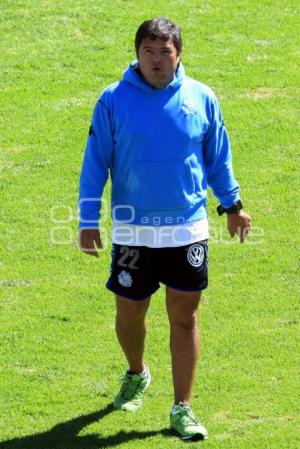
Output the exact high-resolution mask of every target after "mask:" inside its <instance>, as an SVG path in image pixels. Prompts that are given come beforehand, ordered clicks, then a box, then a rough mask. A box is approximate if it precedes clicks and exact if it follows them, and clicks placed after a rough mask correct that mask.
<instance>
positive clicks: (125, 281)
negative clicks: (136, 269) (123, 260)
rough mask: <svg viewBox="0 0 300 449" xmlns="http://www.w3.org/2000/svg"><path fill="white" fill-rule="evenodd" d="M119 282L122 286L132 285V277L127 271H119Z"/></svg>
mask: <svg viewBox="0 0 300 449" xmlns="http://www.w3.org/2000/svg"><path fill="white" fill-rule="evenodd" d="M118 281H119V284H121V285H122V286H123V287H131V286H132V277H131V274H130V273H127V271H121V273H120V274H119V276H118Z"/></svg>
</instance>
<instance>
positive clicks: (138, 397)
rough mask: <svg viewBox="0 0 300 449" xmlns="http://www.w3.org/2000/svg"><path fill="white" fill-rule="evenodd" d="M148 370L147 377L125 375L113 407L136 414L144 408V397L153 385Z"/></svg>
mask: <svg viewBox="0 0 300 449" xmlns="http://www.w3.org/2000/svg"><path fill="white" fill-rule="evenodd" d="M146 369H147V377H145V378H143V377H141V376H140V375H139V374H132V375H129V374H128V373H126V374H125V376H124V379H123V384H122V387H121V390H120V392H119V394H118V395H117V396H116V398H115V400H114V403H113V406H114V408H115V409H122V410H127V411H130V412H135V411H136V410H138V409H139V408H141V406H142V397H143V395H144V392H145V390H146V389H147V388H148V387H149V385H150V383H151V376H150V372H149V370H148V368H147V366H146Z"/></svg>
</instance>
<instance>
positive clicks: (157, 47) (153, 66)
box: [138, 38, 180, 89]
mask: <svg viewBox="0 0 300 449" xmlns="http://www.w3.org/2000/svg"><path fill="white" fill-rule="evenodd" d="M138 59H139V66H140V70H141V72H142V74H143V77H144V78H145V80H146V81H147V82H148V83H149V84H151V85H152V86H154V87H156V88H158V89H161V88H163V87H165V86H167V84H169V83H170V82H171V81H172V79H173V78H174V74H175V71H176V69H177V65H178V63H179V60H180V53H179V54H178V53H177V50H176V48H175V46H174V44H173V40H172V38H170V39H169V40H168V41H167V42H164V41H162V40H161V39H159V38H157V39H155V40H151V39H150V38H145V39H143V40H142V43H141V45H140V48H139V53H138Z"/></svg>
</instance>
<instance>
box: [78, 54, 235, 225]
mask: <svg viewBox="0 0 300 449" xmlns="http://www.w3.org/2000/svg"><path fill="white" fill-rule="evenodd" d="M137 68H138V65H137V62H136V61H134V62H133V63H132V64H131V65H130V66H129V67H128V69H127V70H126V71H125V72H124V76H123V79H122V80H121V81H119V82H117V83H114V84H112V85H111V86H109V87H108V88H107V89H106V90H105V91H104V92H103V93H102V95H101V96H100V98H99V100H98V102H97V104H96V106H95V110H94V114H93V119H92V125H91V127H90V133H89V137H88V139H87V144H86V150H85V155H84V161H83V166H82V172H81V177H80V227H87V228H88V227H97V226H98V220H99V214H100V208H101V197H102V192H103V188H104V185H105V183H106V181H107V179H108V174H110V176H111V181H112V190H111V208H112V216H113V219H114V220H119V221H123V222H126V223H131V224H137V225H143V224H145V225H155V224H160V225H164V224H165V225H174V224H179V223H180V224H182V223H185V222H190V221H194V220H199V219H201V218H203V217H205V216H206V198H207V186H210V187H211V188H212V190H213V192H214V194H215V196H216V197H217V198H218V199H219V201H220V202H221V204H222V206H223V207H225V208H228V207H230V206H232V205H233V204H234V203H235V202H236V201H237V200H238V199H239V195H238V191H239V185H238V183H237V182H236V180H235V179H234V176H233V171H232V163H231V151H230V144H229V140H228V135H227V132H226V129H225V126H224V122H223V120H222V115H221V111H220V107H219V103H218V101H217V99H216V97H215V95H214V93H213V92H212V91H211V90H210V89H209V87H207V86H206V85H204V84H202V83H200V82H198V81H195V80H193V79H192V78H189V77H187V76H186V75H185V72H184V67H183V65H182V63H180V64H179V67H178V70H177V72H176V75H175V77H174V79H173V81H172V82H171V83H170V84H169V85H167V86H166V87H165V88H163V89H156V88H154V87H152V86H151V85H149V84H148V83H147V82H146V81H145V80H144V78H143V77H142V76H141V74H140V72H139V70H137Z"/></svg>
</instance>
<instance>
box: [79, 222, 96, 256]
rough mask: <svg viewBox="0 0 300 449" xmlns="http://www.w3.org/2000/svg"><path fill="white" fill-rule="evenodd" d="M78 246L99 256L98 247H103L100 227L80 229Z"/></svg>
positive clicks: (90, 253)
mask: <svg viewBox="0 0 300 449" xmlns="http://www.w3.org/2000/svg"><path fill="white" fill-rule="evenodd" d="M78 246H79V249H80V250H81V251H83V252H84V253H86V254H89V255H90V256H95V257H99V254H98V251H96V248H99V249H101V248H102V243H101V238H100V232H99V230H98V229H87V228H83V229H80V230H79V238H78Z"/></svg>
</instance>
